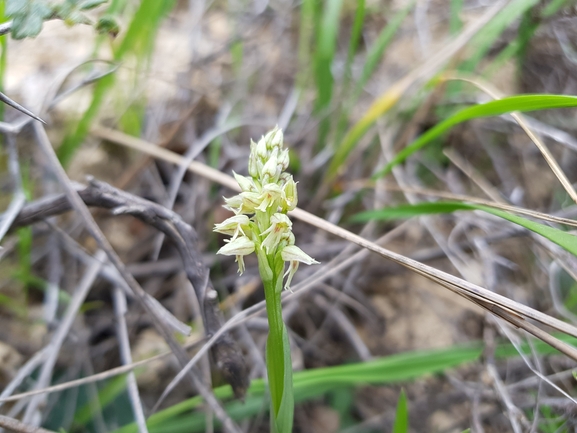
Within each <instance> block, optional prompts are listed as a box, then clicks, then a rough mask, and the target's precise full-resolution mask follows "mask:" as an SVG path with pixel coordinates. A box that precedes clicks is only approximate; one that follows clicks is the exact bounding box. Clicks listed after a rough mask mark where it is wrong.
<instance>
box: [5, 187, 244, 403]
mask: <svg viewBox="0 0 577 433" xmlns="http://www.w3.org/2000/svg"><path fill="white" fill-rule="evenodd" d="M78 194H79V196H80V198H81V199H82V201H83V202H84V203H85V204H86V205H88V206H94V207H99V208H105V209H110V210H112V213H113V214H115V215H122V214H127V215H132V216H134V217H135V218H138V219H139V220H141V221H143V222H145V223H146V224H148V225H151V226H152V227H154V228H156V229H157V230H159V231H161V232H162V233H164V234H165V235H166V236H167V237H168V238H169V239H170V240H171V241H172V243H173V244H174V245H175V247H176V248H177V250H178V252H179V253H180V256H181V259H182V262H183V268H184V271H185V273H186V276H187V278H188V280H189V281H190V283H191V284H192V286H193V288H194V290H195V293H196V296H197V298H198V300H199V304H200V305H201V308H202V315H203V323H204V327H205V332H206V334H207V336H208V337H211V336H212V335H213V334H215V333H216V332H217V331H218V330H219V329H220V328H221V326H222V324H223V323H224V319H223V315H222V312H221V311H220V309H219V306H218V297H217V293H216V290H214V288H213V286H212V283H211V281H210V278H209V270H208V269H207V267H206V266H205V265H204V264H203V262H202V258H201V254H200V251H199V250H198V248H197V235H196V232H195V231H194V229H193V228H192V227H191V226H190V225H189V224H187V223H185V222H184V221H183V220H182V219H181V218H180V216H179V215H178V214H176V213H174V212H173V211H171V210H168V209H167V208H165V207H164V206H161V205H159V204H156V203H152V202H150V201H148V200H144V199H142V198H140V197H137V196H134V195H132V194H130V193H127V192H125V191H121V190H118V189H116V188H114V187H112V186H110V185H108V184H106V183H104V182H100V181H97V180H95V179H91V180H90V183H89V185H88V186H87V187H85V188H82V189H79V190H78ZM71 209H72V206H71V204H70V202H69V201H68V198H67V197H66V196H65V195H58V196H53V197H48V198H45V199H42V200H38V201H35V202H32V203H30V204H28V205H26V206H25V207H24V208H23V209H22V210H21V211H20V213H19V214H18V215H17V216H16V218H15V220H14V222H13V224H12V228H16V227H22V226H28V225H31V224H34V223H37V222H39V221H43V220H44V219H46V218H48V217H50V216H54V215H58V214H62V213H64V212H67V211H69V210H71ZM211 354H212V356H213V359H214V361H215V364H216V366H217V368H218V369H219V370H220V371H221V372H222V374H223V376H224V378H225V380H226V381H227V382H228V383H229V384H230V385H231V386H232V388H233V390H234V393H235V396H236V397H237V398H243V397H244V394H245V392H246V389H247V388H248V385H249V381H248V375H247V370H246V367H245V364H244V359H243V356H242V353H241V351H240V349H239V348H238V346H237V344H236V342H235V341H234V340H233V338H232V337H231V336H230V334H225V335H223V336H222V337H221V338H220V339H219V340H218V342H217V343H216V344H215V345H214V346H213V348H212V352H211Z"/></svg>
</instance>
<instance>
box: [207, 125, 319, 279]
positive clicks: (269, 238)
mask: <svg viewBox="0 0 577 433" xmlns="http://www.w3.org/2000/svg"><path fill="white" fill-rule="evenodd" d="M283 142H284V137H283V133H282V130H281V129H280V128H279V127H278V126H276V127H275V128H274V129H272V130H271V131H269V132H268V133H267V134H266V135H265V136H263V137H261V139H260V140H259V141H258V142H257V143H255V142H254V141H252V140H251V143H250V156H249V160H248V173H249V176H241V175H239V174H237V173H233V174H234V177H235V179H236V181H237V182H238V185H239V186H240V189H241V191H242V192H241V193H240V194H238V195H236V196H234V197H231V198H225V202H226V205H225V206H224V207H225V208H226V209H228V210H230V211H232V212H234V214H235V215H234V216H232V217H230V218H228V219H227V220H225V221H223V222H222V223H220V224H216V225H215V227H214V231H215V232H218V233H222V234H225V235H229V236H231V239H230V240H229V241H225V242H227V243H226V244H225V245H224V246H223V247H222V248H221V249H220V250H218V252H217V254H223V255H234V256H236V261H237V262H238V268H239V272H240V273H241V274H242V273H243V272H244V269H245V267H244V256H245V255H248V254H251V253H252V252H254V251H256V252H257V255H258V256H259V258H260V257H261V256H263V255H264V256H266V257H267V259H266V260H264V261H265V262H266V263H265V264H261V265H260V266H264V267H265V270H266V271H267V275H272V270H271V269H270V263H273V262H275V259H276V260H282V261H284V262H288V265H289V266H288V270H287V271H286V273H285V274H284V277H287V278H286V282H285V285H284V287H285V289H290V283H291V281H292V278H293V276H294V274H295V272H296V271H297V269H298V266H299V263H305V264H307V265H312V264H318V263H319V262H317V261H316V260H315V259H313V258H312V257H310V256H308V255H307V254H306V253H305V252H304V251H303V250H301V249H300V248H299V247H297V246H296V245H294V242H295V238H294V235H293V233H292V222H291V220H290V219H289V217H288V216H287V215H286V214H287V212H290V211H292V210H294V209H295V208H296V206H297V201H298V196H297V185H296V182H295V181H294V180H293V177H292V176H291V175H290V174H288V173H286V172H285V170H286V169H287V168H288V166H289V162H290V158H289V151H288V149H286V148H284V146H283ZM279 263H280V262H279Z"/></svg>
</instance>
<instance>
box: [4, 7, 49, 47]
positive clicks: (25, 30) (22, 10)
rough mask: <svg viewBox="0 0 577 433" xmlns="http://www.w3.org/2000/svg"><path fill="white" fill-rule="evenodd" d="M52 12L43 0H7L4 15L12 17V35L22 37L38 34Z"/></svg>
mask: <svg viewBox="0 0 577 433" xmlns="http://www.w3.org/2000/svg"><path fill="white" fill-rule="evenodd" d="M52 13H53V10H52V8H51V7H50V6H49V4H48V3H47V2H46V1H45V0H7V3H6V11H5V14H6V16H8V17H10V18H12V37H13V38H14V39H23V38H26V37H35V36H38V34H39V33H40V31H41V30H42V24H43V23H44V21H45V20H46V19H48V18H49V17H50V16H51V15H52Z"/></svg>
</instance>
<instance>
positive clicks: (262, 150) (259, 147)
mask: <svg viewBox="0 0 577 433" xmlns="http://www.w3.org/2000/svg"><path fill="white" fill-rule="evenodd" d="M256 155H257V156H258V157H259V158H261V159H267V158H268V155H269V151H268V149H267V146H266V140H265V139H264V137H261V139H260V140H259V141H258V143H257V144H256Z"/></svg>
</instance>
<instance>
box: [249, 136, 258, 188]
mask: <svg viewBox="0 0 577 433" xmlns="http://www.w3.org/2000/svg"><path fill="white" fill-rule="evenodd" d="M248 174H250V175H251V176H252V177H253V178H255V179H256V178H258V177H260V172H259V170H258V157H257V154H256V143H255V142H254V141H252V140H250V155H249V157H248Z"/></svg>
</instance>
